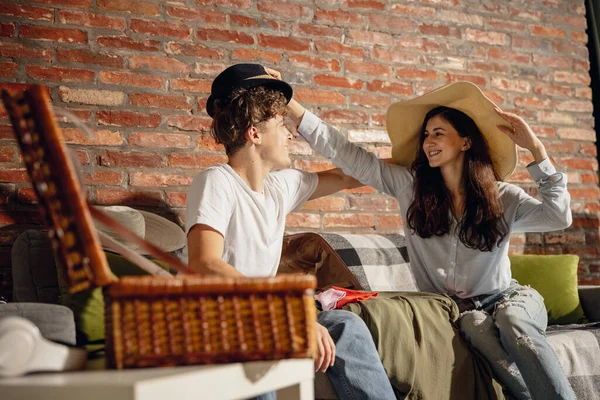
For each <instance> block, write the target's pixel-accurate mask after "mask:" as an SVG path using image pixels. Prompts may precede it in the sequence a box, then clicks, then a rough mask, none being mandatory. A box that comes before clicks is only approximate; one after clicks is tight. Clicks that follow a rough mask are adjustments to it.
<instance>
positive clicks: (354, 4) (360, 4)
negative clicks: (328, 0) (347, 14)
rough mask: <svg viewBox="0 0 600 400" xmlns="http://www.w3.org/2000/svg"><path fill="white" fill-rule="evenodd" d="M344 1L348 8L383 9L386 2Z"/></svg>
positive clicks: (366, 0) (370, 0)
mask: <svg viewBox="0 0 600 400" xmlns="http://www.w3.org/2000/svg"><path fill="white" fill-rule="evenodd" d="M344 3H345V5H346V7H348V8H366V9H372V10H383V9H384V8H385V4H386V3H385V2H384V1H380V0H345V2H344Z"/></svg>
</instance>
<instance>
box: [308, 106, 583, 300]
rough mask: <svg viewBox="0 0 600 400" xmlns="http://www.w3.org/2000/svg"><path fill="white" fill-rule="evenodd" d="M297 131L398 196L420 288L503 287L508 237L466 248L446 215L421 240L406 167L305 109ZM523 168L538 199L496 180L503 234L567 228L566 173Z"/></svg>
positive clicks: (478, 290)
mask: <svg viewBox="0 0 600 400" xmlns="http://www.w3.org/2000/svg"><path fill="white" fill-rule="evenodd" d="M298 132H299V133H300V134H301V135H302V136H303V137H304V139H306V141H307V142H308V143H309V144H310V145H311V147H312V148H313V149H315V150H316V151H318V152H319V153H321V154H322V155H324V156H325V157H327V158H329V159H331V160H332V161H333V163H334V164H335V165H336V166H337V167H339V168H341V169H342V170H343V171H344V172H345V173H346V174H348V175H350V176H353V177H354V178H356V179H358V180H359V181H360V182H362V183H363V184H365V185H370V186H372V187H374V188H375V189H377V190H379V191H381V192H383V193H386V194H389V195H391V196H393V197H395V198H396V199H397V200H398V202H399V205H400V213H401V216H402V218H403V221H404V222H405V223H404V234H405V236H406V239H407V247H408V255H409V259H410V264H411V269H412V271H413V274H414V276H415V280H416V282H417V285H418V286H419V289H420V290H421V291H426V292H440V293H448V294H451V295H457V296H459V297H462V298H467V297H472V296H478V295H481V294H493V293H497V292H500V291H503V290H505V289H507V288H508V286H509V284H510V281H511V270H510V260H509V258H508V247H509V237H508V236H507V237H506V238H505V239H504V240H503V241H502V242H500V244H499V246H497V247H495V248H494V249H493V250H492V251H490V252H486V251H480V250H476V249H470V248H468V247H466V246H465V245H464V244H463V243H462V242H461V241H460V239H459V237H458V229H456V227H457V222H456V220H455V219H454V217H453V216H450V221H451V229H450V233H449V234H447V235H444V236H432V237H430V238H427V239H424V238H421V237H419V236H418V235H417V234H415V233H413V232H411V231H410V228H408V224H407V223H406V221H407V218H406V212H407V210H408V207H409V206H410V204H411V203H412V199H413V177H412V174H411V172H410V170H409V169H408V168H405V167H402V166H399V165H394V164H388V163H386V162H383V161H381V160H378V159H377V157H376V156H375V155H373V154H371V153H369V152H367V151H366V150H364V149H363V148H361V147H359V146H357V145H355V144H353V143H351V142H349V141H348V140H347V139H346V138H345V137H344V136H343V135H341V134H340V133H339V132H338V131H337V130H335V129H334V128H332V127H331V126H328V125H327V124H326V123H324V122H323V121H321V120H320V119H319V118H318V117H316V116H315V115H314V114H312V113H310V112H308V111H307V112H306V113H305V114H304V117H303V119H302V122H301V123H300V125H299V126H298ZM527 169H528V171H529V173H530V174H531V176H532V177H533V179H534V180H535V181H536V182H537V183H538V185H539V189H538V192H539V194H540V196H541V199H542V201H539V200H537V199H535V198H533V197H531V196H529V195H528V194H527V193H525V191H524V190H523V189H521V188H519V187H518V186H515V185H512V184H510V183H506V182H498V191H499V194H500V198H501V200H502V203H503V205H504V218H505V220H506V223H507V225H508V228H509V232H511V233H512V232H546V231H552V230H559V229H565V228H567V227H569V226H570V225H571V222H572V217H571V210H570V208H569V205H570V196H569V192H568V191H567V177H566V176H565V175H563V174H562V173H557V172H556V169H555V168H554V166H553V165H552V164H551V163H550V161H549V160H548V159H546V160H544V161H542V162H540V163H539V164H536V163H532V164H530V165H529V166H528V167H527Z"/></svg>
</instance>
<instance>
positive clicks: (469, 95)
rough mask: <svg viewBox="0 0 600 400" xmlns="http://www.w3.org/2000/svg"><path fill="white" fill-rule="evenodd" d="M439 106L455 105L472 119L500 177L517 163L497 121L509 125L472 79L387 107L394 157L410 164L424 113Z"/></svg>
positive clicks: (510, 142)
mask: <svg viewBox="0 0 600 400" xmlns="http://www.w3.org/2000/svg"><path fill="white" fill-rule="evenodd" d="M439 106H445V107H450V108H454V109H457V110H459V111H462V112H464V113H465V114H467V115H468V116H469V117H471V118H472V119H473V121H474V122H475V124H477V127H478V128H479V130H480V131H481V133H482V134H483V136H484V137H485V139H486V141H487V143H488V146H489V148H490V155H491V158H492V162H493V164H494V168H495V169H496V172H497V173H498V175H499V176H500V178H501V179H502V180H507V179H508V178H509V177H510V176H511V175H512V173H513V172H514V171H515V169H516V167H517V161H518V154H517V146H516V145H515V143H514V142H513V141H512V140H511V139H510V137H508V136H507V135H506V134H505V133H504V132H502V131H501V130H500V129H499V128H498V125H500V126H507V127H510V125H509V123H508V122H507V121H506V120H504V119H503V118H502V117H500V116H499V115H498V113H496V111H495V110H494V107H496V105H495V104H494V102H492V101H491V100H490V99H489V98H487V97H486V96H485V95H484V94H483V92H482V91H481V90H480V89H479V87H477V86H476V85H474V84H472V83H471V82H455V83H452V84H450V85H446V86H443V87H441V88H439V89H436V90H434V91H432V92H429V93H426V94H424V95H423V96H420V97H417V98H414V99H410V100H405V101H399V102H396V103H394V104H392V105H391V106H390V107H389V108H388V110H387V113H386V126H387V132H388V135H389V137H390V140H391V143H392V159H393V161H394V162H395V163H396V164H399V165H403V166H405V167H410V166H411V165H412V163H413V161H414V160H415V157H416V154H417V148H418V146H419V142H420V140H419V139H420V135H421V127H422V125H423V120H424V119H425V115H427V113H428V112H429V111H431V110H432V109H434V108H436V107H439Z"/></svg>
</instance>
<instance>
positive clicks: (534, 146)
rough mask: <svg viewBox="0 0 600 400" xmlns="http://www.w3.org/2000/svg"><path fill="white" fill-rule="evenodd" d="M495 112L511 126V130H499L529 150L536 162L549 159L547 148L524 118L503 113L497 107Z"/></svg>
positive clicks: (505, 128) (502, 127) (504, 128)
mask: <svg viewBox="0 0 600 400" xmlns="http://www.w3.org/2000/svg"><path fill="white" fill-rule="evenodd" d="M495 110H496V113H498V115H500V116H501V117H502V118H504V119H505V120H506V121H507V122H508V123H509V124H510V126H511V127H510V128H509V127H507V126H503V125H498V129H500V130H501V131H502V132H504V133H505V134H506V135H507V136H508V137H509V138H511V140H512V141H513V142H515V143H516V144H517V145H518V146H520V147H522V148H524V149H527V150H529V151H530V152H531V153H532V154H533V156H534V157H535V161H536V162H540V161H543V160H544V159H545V158H548V155H547V153H546V148H545V147H544V145H543V144H542V142H541V140H540V139H538V138H537V136H535V133H534V132H533V130H532V129H531V127H530V126H529V124H527V122H525V120H524V119H523V118H521V117H519V116H518V115H517V114H513V113H509V112H505V111H502V110H501V109H500V108H498V107H496V108H495Z"/></svg>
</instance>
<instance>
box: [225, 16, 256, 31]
mask: <svg viewBox="0 0 600 400" xmlns="http://www.w3.org/2000/svg"><path fill="white" fill-rule="evenodd" d="M229 22H230V23H231V25H237V26H241V27H243V28H257V27H258V26H259V24H258V21H256V20H255V19H254V18H250V17H246V16H244V15H235V14H230V15H229Z"/></svg>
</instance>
